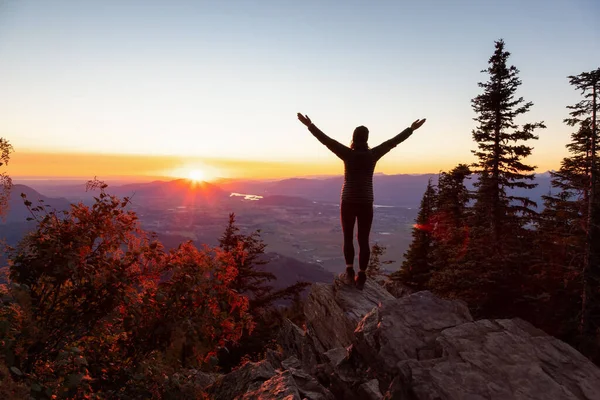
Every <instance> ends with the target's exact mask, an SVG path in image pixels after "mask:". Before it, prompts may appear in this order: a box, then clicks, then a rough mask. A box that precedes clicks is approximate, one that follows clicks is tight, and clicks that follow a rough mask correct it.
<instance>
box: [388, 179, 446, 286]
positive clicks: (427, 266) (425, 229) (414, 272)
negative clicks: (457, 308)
mask: <svg viewBox="0 0 600 400" xmlns="http://www.w3.org/2000/svg"><path fill="white" fill-rule="evenodd" d="M436 196H437V191H436V189H435V187H434V186H433V184H432V183H431V179H430V180H429V182H428V183H427V189H426V190H425V193H424V194H423V199H422V200H421V206H420V208H419V214H418V215H417V220H416V223H415V225H414V226H413V229H412V237H413V241H412V243H411V244H410V247H409V248H408V250H407V251H406V253H405V254H404V262H403V263H402V267H401V269H400V270H399V271H396V272H394V273H393V274H392V275H391V278H392V279H396V280H399V281H401V282H402V283H404V284H405V285H407V286H409V287H411V288H414V289H417V290H422V289H425V288H426V287H427V283H428V281H429V277H430V273H431V268H432V248H433V245H434V240H433V235H432V230H433V224H432V218H433V217H434V214H435V203H436Z"/></svg>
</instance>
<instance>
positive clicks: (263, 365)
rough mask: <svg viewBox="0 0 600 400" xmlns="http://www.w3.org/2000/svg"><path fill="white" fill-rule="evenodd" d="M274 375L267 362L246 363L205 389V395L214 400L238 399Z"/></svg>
mask: <svg viewBox="0 0 600 400" xmlns="http://www.w3.org/2000/svg"><path fill="white" fill-rule="evenodd" d="M275 375H276V372H275V369H273V366H272V365H271V364H270V363H269V362H267V361H261V362H257V363H253V362H248V363H246V364H244V365H242V366H241V367H239V368H237V369H235V370H233V371H231V372H230V373H228V374H227V375H224V376H222V377H221V378H219V379H218V380H217V381H216V382H214V383H213V384H212V385H210V386H209V387H208V388H207V393H208V394H209V395H210V398H211V399H214V400H220V399H222V400H231V399H235V398H239V397H240V396H243V395H244V394H245V393H246V392H247V391H248V390H249V389H250V390H252V388H256V387H260V386H261V385H262V384H263V383H264V382H266V381H268V380H269V379H271V378H272V377H273V376H275Z"/></svg>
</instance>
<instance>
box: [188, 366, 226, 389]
mask: <svg viewBox="0 0 600 400" xmlns="http://www.w3.org/2000/svg"><path fill="white" fill-rule="evenodd" d="M190 375H191V376H192V377H193V381H194V382H195V383H196V384H197V385H198V386H200V387H203V388H204V387H207V386H209V385H212V384H213V383H215V382H216V381H217V380H218V379H219V378H220V377H222V376H223V375H219V374H208V373H206V372H202V371H198V370H191V371H190Z"/></svg>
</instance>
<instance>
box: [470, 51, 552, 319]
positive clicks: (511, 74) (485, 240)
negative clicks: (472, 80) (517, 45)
mask: <svg viewBox="0 0 600 400" xmlns="http://www.w3.org/2000/svg"><path fill="white" fill-rule="evenodd" d="M509 56H510V53H509V52H508V51H506V50H505V49H504V41H503V40H499V41H496V42H495V51H494V54H493V55H492V56H491V57H490V59H489V67H488V68H487V69H485V70H483V71H482V72H484V73H486V74H488V75H489V79H488V81H487V82H483V83H479V87H481V88H482V89H483V93H481V94H480V95H478V96H477V97H475V98H474V99H473V100H472V106H473V110H474V111H475V112H476V113H477V117H476V118H474V119H475V121H477V122H478V126H477V128H476V129H475V130H474V131H473V139H474V140H475V142H476V143H477V150H474V151H473V153H474V155H475V156H476V157H477V162H475V163H474V164H473V167H474V172H475V173H477V174H478V178H479V179H478V181H477V182H476V184H475V186H476V192H475V204H474V209H473V211H474V213H473V218H472V229H471V241H470V246H469V250H468V253H469V254H468V258H469V262H470V268H474V269H475V270H476V271H479V272H480V276H481V280H480V282H478V284H480V288H479V290H480V291H482V292H484V293H486V294H487V299H486V300H485V304H479V305H478V306H480V307H482V308H483V311H484V312H489V313H490V314H492V315H498V314H504V313H506V311H507V307H510V301H506V298H507V297H508V298H509V299H513V298H514V297H515V296H516V293H515V292H514V289H515V288H516V287H518V286H519V281H520V279H521V278H522V277H521V276H520V275H521V273H522V269H523V268H524V265H527V260H528V258H529V257H530V254H529V253H530V248H531V244H530V242H531V241H532V237H531V234H530V231H528V230H527V229H525V228H526V227H527V225H528V224H529V223H531V222H532V220H533V217H534V216H535V215H536V212H535V210H534V207H536V204H535V203H534V202H533V201H531V200H530V199H529V198H528V197H527V196H524V195H516V194H515V193H514V191H515V190H521V191H522V190H523V189H531V188H533V187H535V184H533V183H532V182H531V181H532V180H533V178H534V174H533V170H534V168H535V167H533V166H530V165H527V164H525V163H524V159H525V158H526V157H527V156H529V155H530V154H531V151H532V147H531V146H529V145H527V144H526V142H528V141H530V140H533V139H537V136H535V135H534V131H535V130H536V129H538V128H545V126H544V124H543V123H542V122H535V123H526V124H523V125H517V123H516V122H515V119H516V118H517V117H519V116H521V115H523V114H526V113H527V112H528V111H529V109H530V108H531V107H532V105H533V103H532V102H525V101H524V99H523V98H522V97H516V92H517V89H518V87H519V86H520V85H521V80H520V79H519V77H518V74H519V70H518V69H517V68H516V67H515V66H512V65H511V66H509V65H508V64H507V61H508V58H509Z"/></svg>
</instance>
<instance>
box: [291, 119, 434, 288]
mask: <svg viewBox="0 0 600 400" xmlns="http://www.w3.org/2000/svg"><path fill="white" fill-rule="evenodd" d="M298 119H299V120H300V122H302V123H303V124H304V125H306V126H307V127H308V130H309V131H310V132H311V133H312V134H313V136H314V137H316V138H317V139H318V140H319V141H320V142H321V143H323V144H324V145H325V146H327V148H328V149H329V150H331V151H332V152H333V153H334V154H335V155H336V156H338V157H339V158H341V159H342V161H343V162H344V186H343V187H342V194H341V205H340V208H341V220H342V230H343V232H344V258H345V260H346V280H347V282H348V283H349V284H355V285H356V287H357V288H358V289H361V290H362V288H363V287H364V285H365V282H366V280H367V275H366V273H365V272H366V270H367V266H368V265H369V257H370V256H371V249H370V247H369V233H370V232H371V223H372V222H373V172H374V171H375V164H377V161H379V159H380V158H381V157H383V156H384V155H385V154H386V153H387V152H389V151H390V150H391V149H393V148H394V147H396V146H397V145H398V144H399V143H402V142H403V141H404V140H406V139H407V138H408V137H409V136H410V135H411V134H412V133H413V131H415V130H416V129H419V128H420V127H421V125H423V124H424V123H425V119H422V120H416V121H415V122H413V123H412V125H411V126H410V128H406V129H405V130H403V131H402V132H401V133H399V134H398V135H397V136H396V137H394V138H392V139H390V140H388V141H386V142H383V143H382V144H380V145H379V146H377V147H374V148H372V149H370V148H369V145H368V143H367V142H368V140H369V130H368V129H367V128H366V127H364V126H359V127H357V128H356V129H355V130H354V134H353V135H352V143H351V144H350V147H346V146H344V145H343V144H341V143H339V142H337V141H336V140H334V139H332V138H330V137H329V136H327V135H326V134H324V133H323V132H321V130H320V129H319V128H317V127H316V126H315V125H314V124H313V123H312V122H311V120H310V118H308V115H306V116H305V115H302V114H300V113H298ZM355 221H356V222H357V225H358V233H357V238H358V247H359V254H358V267H359V271H358V276H356V280H355V274H354V243H353V235H354V222H355Z"/></svg>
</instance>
